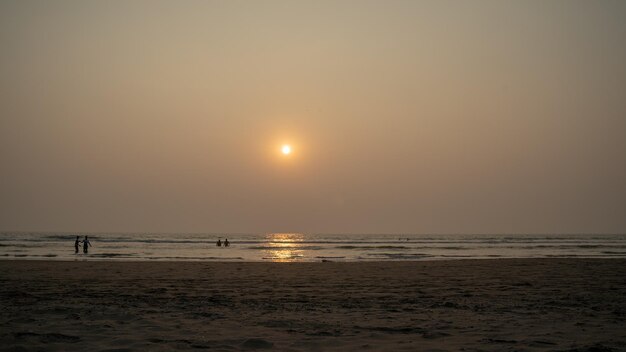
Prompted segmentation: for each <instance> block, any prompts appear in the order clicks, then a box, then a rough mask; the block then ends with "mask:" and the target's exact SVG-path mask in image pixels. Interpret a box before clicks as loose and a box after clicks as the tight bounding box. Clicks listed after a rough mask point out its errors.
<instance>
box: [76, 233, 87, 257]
mask: <svg viewBox="0 0 626 352" xmlns="http://www.w3.org/2000/svg"><path fill="white" fill-rule="evenodd" d="M81 242H82V243H83V253H85V254H87V253H89V247H90V246H91V242H89V238H88V237H87V236H85V239H84V240H82V241H81V240H80V236H76V241H75V242H74V254H78V248H79V247H80V243H81Z"/></svg>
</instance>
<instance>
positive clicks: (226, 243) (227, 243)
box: [224, 238, 230, 247]
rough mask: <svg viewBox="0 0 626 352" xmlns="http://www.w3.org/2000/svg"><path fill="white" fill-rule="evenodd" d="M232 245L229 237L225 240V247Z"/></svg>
mask: <svg viewBox="0 0 626 352" xmlns="http://www.w3.org/2000/svg"><path fill="white" fill-rule="evenodd" d="M228 246H230V242H228V238H227V239H225V240H224V247H228Z"/></svg>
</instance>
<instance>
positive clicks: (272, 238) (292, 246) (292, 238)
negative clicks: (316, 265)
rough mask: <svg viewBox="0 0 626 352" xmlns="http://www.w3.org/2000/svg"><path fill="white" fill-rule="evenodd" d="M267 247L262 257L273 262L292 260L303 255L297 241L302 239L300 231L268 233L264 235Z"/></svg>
mask: <svg viewBox="0 0 626 352" xmlns="http://www.w3.org/2000/svg"><path fill="white" fill-rule="evenodd" d="M266 239H267V242H268V248H267V249H266V250H264V251H263V252H264V256H263V259H267V260H271V261H273V262H293V261H297V260H299V259H301V258H302V257H303V254H302V249H300V245H299V243H298V242H302V241H304V235H303V234H301V233H270V234H268V235H267V236H266Z"/></svg>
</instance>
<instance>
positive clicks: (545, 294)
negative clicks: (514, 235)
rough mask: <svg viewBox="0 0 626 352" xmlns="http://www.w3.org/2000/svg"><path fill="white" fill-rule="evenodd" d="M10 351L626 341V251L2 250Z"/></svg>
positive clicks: (575, 345)
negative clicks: (313, 257)
mask: <svg viewBox="0 0 626 352" xmlns="http://www.w3.org/2000/svg"><path fill="white" fill-rule="evenodd" d="M0 308H1V309H0V327H1V328H0V341H1V344H0V346H1V350H2V351H41V350H46V351H142V350H150V351H160V350H163V351H170V350H201V349H209V350H214V351H233V350H254V349H274V350H280V351H327V350H342V351H351V350H386V351H400V350H406V351H460V350H463V351H589V352H591V351H596V352H597V351H623V350H626V260H622V259H501V260H458V261H433V262H358V263H356V262H355V263H336V262H325V263H203V262H185V263H179V262H158V263H154V262H58V261H57V262H49V261H0Z"/></svg>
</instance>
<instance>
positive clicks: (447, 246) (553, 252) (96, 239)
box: [0, 232, 626, 262]
mask: <svg viewBox="0 0 626 352" xmlns="http://www.w3.org/2000/svg"><path fill="white" fill-rule="evenodd" d="M85 235H87V236H89V241H90V243H91V246H90V247H89V251H88V253H87V254H85V253H83V248H82V245H81V247H80V250H79V252H78V253H75V250H74V249H75V248H74V241H75V239H76V236H80V237H79V239H80V240H83V239H84V237H85ZM226 239H227V240H228V242H229V244H230V245H229V246H228V247H225V246H223V245H222V246H217V242H218V241H220V242H222V243H223V242H224V241H225V240H226ZM572 257H575V258H625V257H626V234H603V235H598V234H593V235H590V234H569V235H568V234H546V235H536V234H532V235H524V234H520V235H504V234H503V235H480V234H476V235H470V234H457V235H440V234H437V235H434V234H433V235H429V234H420V235H417V234H395V235H390V234H304V233H266V234H224V233H222V234H208V233H207V234H198V233H195V234H186V233H162V234H157V233H87V234H86V233H41V232H37V233H26V232H0V259H7V260H9V259H10V260H64V261H68V260H100V261H233V262H317V261H348V262H354V261H406V260H419V261H422V260H458V259H495V258H572Z"/></svg>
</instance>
